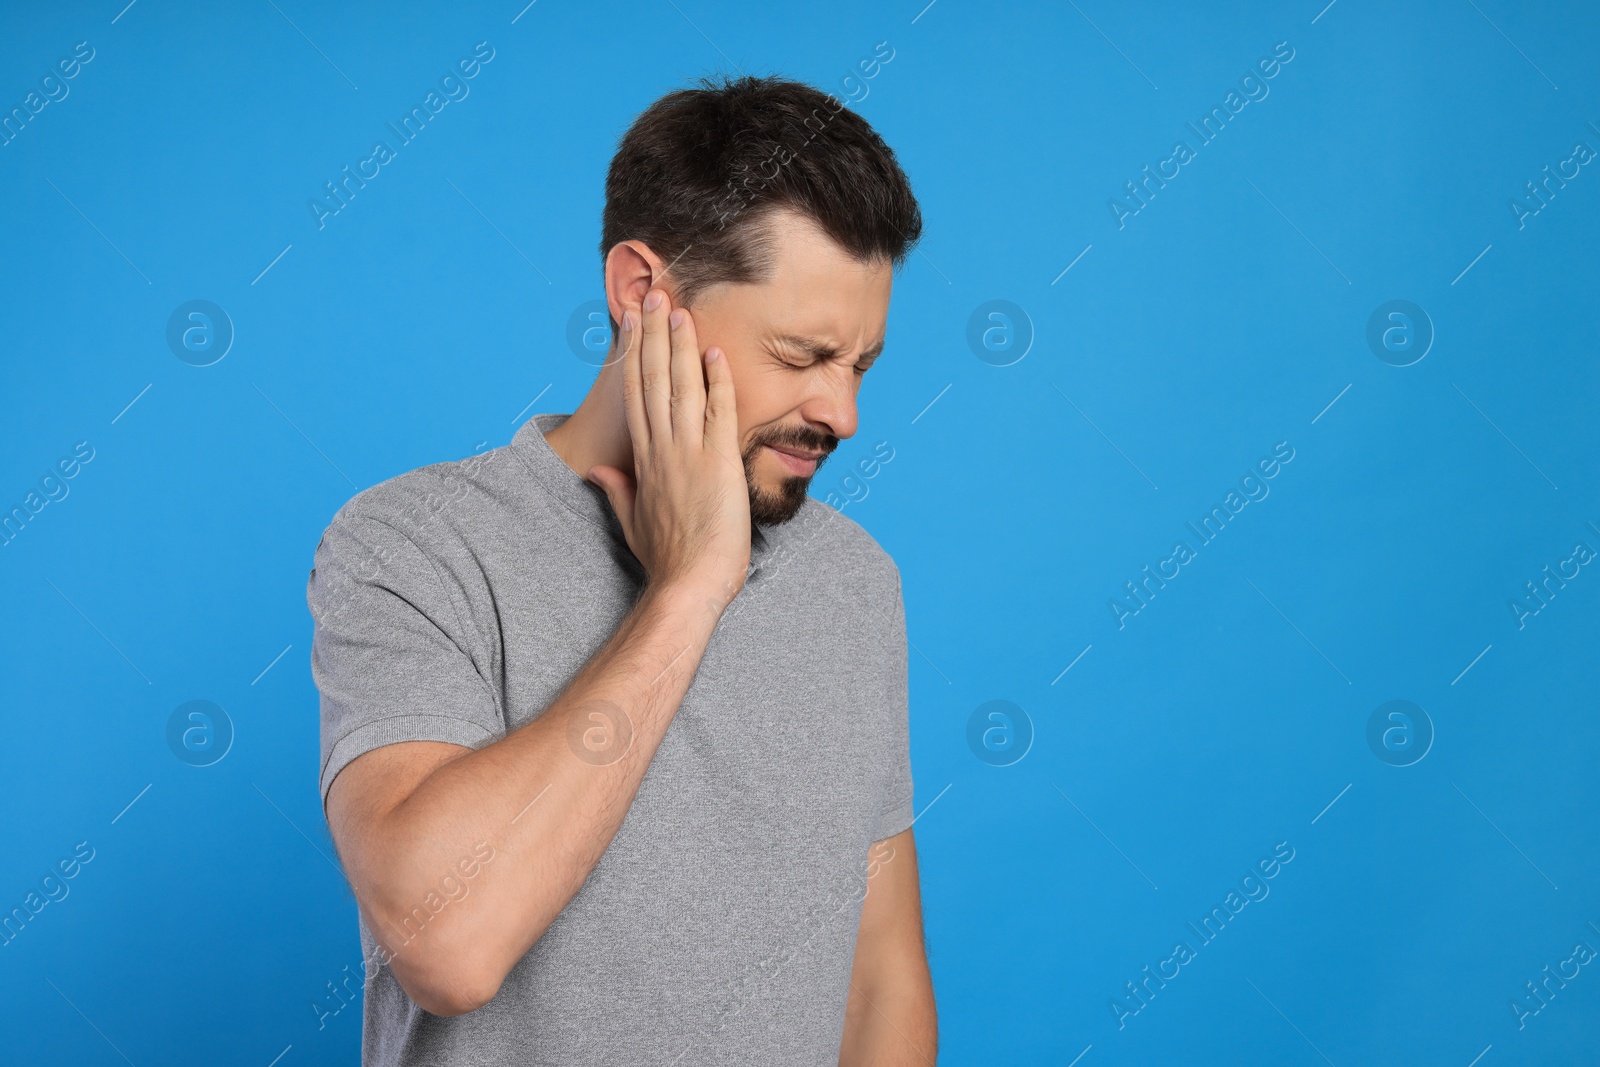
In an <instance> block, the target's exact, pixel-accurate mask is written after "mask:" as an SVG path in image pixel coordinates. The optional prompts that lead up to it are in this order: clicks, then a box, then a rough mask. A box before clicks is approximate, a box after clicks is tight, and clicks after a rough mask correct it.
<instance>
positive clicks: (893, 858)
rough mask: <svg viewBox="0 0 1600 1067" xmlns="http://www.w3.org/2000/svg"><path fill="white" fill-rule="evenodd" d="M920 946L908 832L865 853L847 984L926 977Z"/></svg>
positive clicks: (918, 899) (918, 895)
mask: <svg viewBox="0 0 1600 1067" xmlns="http://www.w3.org/2000/svg"><path fill="white" fill-rule="evenodd" d="M926 968H927V957H926V955H925V954H924V950H923V940H922V889H921V883H920V880H919V878H918V877H917V847H916V842H915V840H914V839H913V838H912V832H911V830H910V829H909V828H908V829H906V830H903V831H901V832H900V833H898V834H895V835H894V836H893V837H890V838H887V839H885V840H883V841H878V842H875V843H874V844H873V846H872V847H871V849H869V850H868V853H867V895H866V899H864V900H863V901H862V902H861V926H860V929H859V931H858V932H857V934H856V958H855V974H854V975H853V976H852V981H856V982H861V983H864V984H867V985H871V984H877V983H879V982H881V981H883V980H884V979H885V978H895V977H905V976H908V975H909V976H910V977H915V976H916V975H917V974H918V973H926Z"/></svg>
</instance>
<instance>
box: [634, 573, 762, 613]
mask: <svg viewBox="0 0 1600 1067" xmlns="http://www.w3.org/2000/svg"><path fill="white" fill-rule="evenodd" d="M738 592H739V589H738V587H734V586H732V583H724V584H723V586H722V587H721V588H719V587H718V585H717V583H715V582H710V581H705V580H703V579H689V578H676V579H667V580H663V581H661V582H654V581H652V582H649V583H647V584H646V585H645V588H644V594H643V595H642V596H641V597H640V600H641V601H649V602H651V603H652V604H655V605H659V606H661V607H663V608H665V609H666V610H668V611H670V612H673V613H679V612H682V613H686V614H689V615H692V616H695V617H697V618H698V617H704V616H710V617H711V618H713V619H716V618H720V617H721V616H722V613H723V612H725V611H726V610H727V609H728V605H729V604H731V603H732V602H733V598H734V596H736V595H737V594H738Z"/></svg>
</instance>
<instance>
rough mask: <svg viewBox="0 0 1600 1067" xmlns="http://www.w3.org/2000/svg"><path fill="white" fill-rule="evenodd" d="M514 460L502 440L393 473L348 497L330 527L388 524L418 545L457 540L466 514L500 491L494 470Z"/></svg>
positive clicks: (347, 528) (371, 528) (346, 528)
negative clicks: (496, 444)
mask: <svg viewBox="0 0 1600 1067" xmlns="http://www.w3.org/2000/svg"><path fill="white" fill-rule="evenodd" d="M515 462H516V459H515V457H514V456H512V455H511V454H510V450H509V449H508V448H506V447H504V446H502V447H500V448H492V449H489V450H487V451H485V452H480V453H476V454H474V455H471V456H467V457H466V458H464V459H460V460H449V461H445V462H441V463H430V464H427V465H426V466H422V467H417V468H415V469H414V470H409V471H406V472H404V473H403V474H397V475H395V476H394V477H392V478H389V479H386V480H385V481H382V482H379V483H378V484H376V485H373V486H371V487H369V488H367V489H363V490H361V491H360V492H359V493H357V494H356V495H355V496H353V497H351V498H350V499H349V500H347V501H346V502H345V503H344V504H343V505H342V506H341V507H340V508H339V510H338V511H337V512H335V513H334V515H333V518H332V520H331V521H330V522H329V524H328V531H329V532H335V531H345V532H349V533H356V532H358V531H359V530H366V531H370V532H379V531H382V530H385V529H386V530H388V531H389V533H390V536H394V537H397V538H403V539H404V540H406V541H409V542H411V543H412V544H413V545H415V546H417V547H418V548H419V549H426V548H428V547H430V546H433V547H438V546H440V545H441V544H442V543H448V542H450V541H452V540H460V539H461V536H462V533H463V531H464V530H465V529H466V528H468V527H469V526H470V525H471V523H470V521H469V518H468V517H469V516H470V515H471V514H473V513H474V512H475V511H477V510H479V509H481V508H482V506H483V505H484V503H485V502H486V501H489V500H492V499H494V498H495V497H496V496H497V495H498V494H497V493H496V492H495V486H496V482H497V474H498V473H499V472H500V471H501V470H503V469H504V468H506V467H507V465H510V464H514V463H515ZM474 498H476V499H474ZM326 536H327V534H326V533H325V534H324V537H325V538H326Z"/></svg>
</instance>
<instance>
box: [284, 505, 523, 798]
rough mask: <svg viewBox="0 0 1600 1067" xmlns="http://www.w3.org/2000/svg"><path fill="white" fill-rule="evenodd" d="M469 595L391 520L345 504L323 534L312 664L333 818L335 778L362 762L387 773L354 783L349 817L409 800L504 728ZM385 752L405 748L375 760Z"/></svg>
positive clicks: (316, 571)
mask: <svg viewBox="0 0 1600 1067" xmlns="http://www.w3.org/2000/svg"><path fill="white" fill-rule="evenodd" d="M397 521H398V520H397ZM462 599H463V594H462V591H461V588H460V583H459V582H456V581H454V580H453V579H451V577H450V573H449V570H448V568H443V569H442V568H441V567H440V566H439V565H438V564H437V563H436V560H435V558H434V557H433V556H430V555H428V554H425V553H424V552H423V551H422V550H421V549H420V548H419V547H418V546H417V544H416V543H415V542H413V541H412V540H411V539H410V538H409V537H408V536H407V535H405V534H404V533H402V532H401V531H400V530H399V529H398V528H397V527H396V526H394V525H391V524H390V523H389V522H386V521H383V520H380V519H377V518H373V517H370V516H366V515H363V514H360V513H356V512H352V511H349V510H344V511H341V512H340V513H339V515H337V516H335V518H334V520H333V522H332V523H331V524H330V525H329V526H328V529H327V531H326V532H325V533H324V534H323V536H322V540H321V542H319V543H318V545H317V550H316V558H315V564H314V566H313V567H312V570H311V573H310V575H309V577H308V579H307V584H306V601H307V604H308V605H309V607H310V609H311V614H312V618H313V620H314V623H315V625H314V627H313V633H312V641H311V673H312V677H313V679H314V681H315V682H316V685H317V689H318V692H319V694H320V698H321V718H322V731H321V733H322V772H321V782H320V787H321V792H322V797H323V802H324V805H325V811H326V814H327V815H328V817H329V819H330V827H331V826H332V820H333V818H334V811H333V809H334V802H333V782H334V781H335V780H342V779H346V778H347V775H346V774H345V773H344V772H345V771H346V770H347V769H353V768H354V763H355V762H356V761H360V762H362V763H364V764H366V765H367V766H368V767H369V768H370V767H374V766H376V767H378V768H381V770H367V771H362V772H360V773H357V774H355V775H354V776H353V777H349V780H348V781H344V782H343V784H342V785H341V786H340V789H339V792H340V793H341V794H344V797H343V799H342V800H341V801H340V802H339V807H340V809H341V811H345V812H346V814H348V809H350V808H352V807H359V808H363V809H364V808H366V807H368V806H369V805H374V806H377V807H381V806H382V805H383V804H384V803H385V802H387V801H393V802H394V803H398V802H399V800H401V799H403V798H404V796H406V795H409V793H410V791H411V790H412V789H414V788H415V787H416V786H417V784H419V783H420V782H421V781H422V779H424V778H426V777H427V775H428V774H429V773H431V771H432V770H433V769H434V768H435V767H437V766H438V764H439V763H440V762H442V760H443V756H444V754H445V752H446V751H447V750H448V751H449V754H450V755H452V756H453V755H460V754H461V752H460V751H459V750H462V749H467V748H477V747H481V746H482V745H484V744H486V743H488V742H491V741H494V740H496V739H497V738H499V737H501V736H504V734H505V727H504V717H503V716H502V715H501V713H500V710H499V706H498V703H497V701H496V698H495V693H494V689H493V687H492V686H491V685H490V684H489V682H488V681H487V680H486V679H485V677H484V674H483V669H487V668H482V667H481V661H483V660H484V659H485V657H486V655H487V653H486V652H484V651H483V649H482V647H481V646H482V644H483V642H482V641H480V640H479V639H478V636H477V635H476V634H475V633H474V631H473V630H472V628H471V627H470V626H468V625H466V624H465V622H464V620H463V615H462V612H461V610H459V608H458V604H459V602H461V601H462ZM469 617H470V616H469ZM419 744H420V745H421V747H414V746H416V745H419ZM385 749H391V750H399V751H390V752H388V753H386V754H385V755H383V756H381V757H376V756H375V757H374V758H371V759H368V758H366V757H368V756H373V755H374V754H375V753H377V752H381V751H383V750H385ZM357 798H359V799H357ZM392 806H393V805H392V804H391V805H390V807H391V808H392Z"/></svg>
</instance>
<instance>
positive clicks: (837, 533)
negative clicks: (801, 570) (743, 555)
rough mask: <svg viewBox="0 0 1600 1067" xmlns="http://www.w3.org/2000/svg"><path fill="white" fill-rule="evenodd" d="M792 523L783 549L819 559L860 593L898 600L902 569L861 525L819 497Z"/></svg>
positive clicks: (807, 505) (807, 499)
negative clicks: (872, 592)
mask: <svg viewBox="0 0 1600 1067" xmlns="http://www.w3.org/2000/svg"><path fill="white" fill-rule="evenodd" d="M790 521H791V522H792V523H794V524H795V526H796V529H795V530H794V531H793V533H792V534H790V535H789V537H787V538H786V539H785V542H784V546H782V547H792V549H793V550H795V551H797V552H801V553H803V554H804V555H806V556H809V557H812V558H814V559H816V560H817V561H818V562H819V563H821V564H823V565H825V566H826V567H827V568H828V570H829V571H831V572H833V573H836V574H838V575H839V577H840V580H841V581H844V582H846V583H848V584H850V585H851V586H852V587H854V588H856V589H858V590H866V589H876V590H878V591H880V592H881V593H882V594H883V595H884V596H895V597H898V596H899V592H900V568H899V567H898V566H897V565H896V564H895V561H894V557H892V556H891V555H889V552H888V550H886V549H885V548H884V547H883V546H882V545H880V544H879V543H878V541H877V539H876V538H875V537H873V536H872V535H871V534H870V533H868V532H867V530H866V528H865V527H863V526H862V525H861V524H860V523H858V522H856V521H855V520H854V519H852V518H850V517H849V516H848V515H846V514H844V513H843V512H841V511H838V510H836V509H835V508H834V507H833V506H831V505H829V504H825V503H823V502H822V501H820V500H818V499H817V498H816V497H807V498H806V502H805V504H803V505H802V506H801V508H800V511H799V512H798V513H797V514H796V515H795V517H794V518H793V519H792V520H790Z"/></svg>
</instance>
